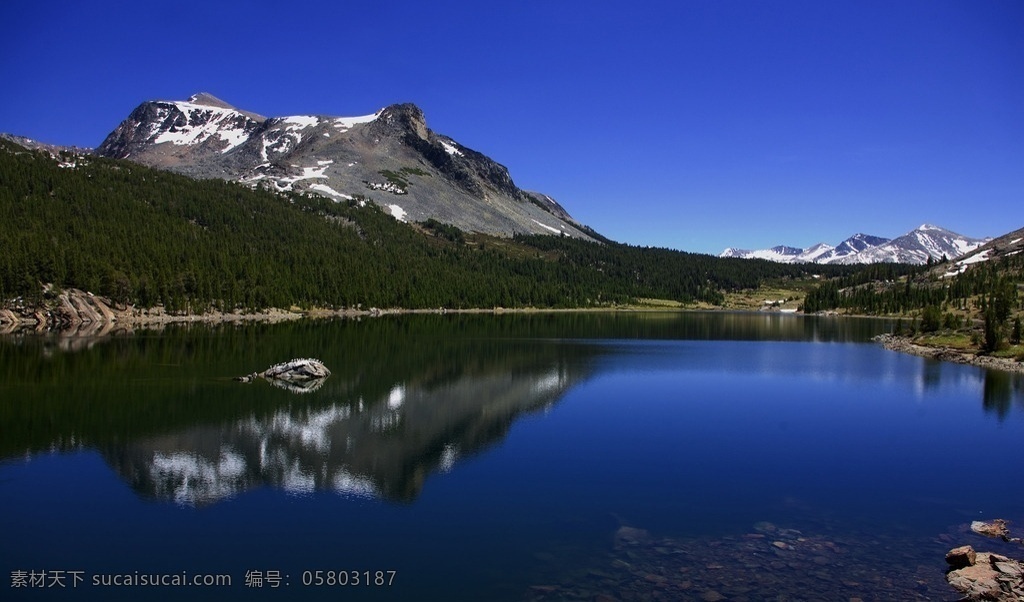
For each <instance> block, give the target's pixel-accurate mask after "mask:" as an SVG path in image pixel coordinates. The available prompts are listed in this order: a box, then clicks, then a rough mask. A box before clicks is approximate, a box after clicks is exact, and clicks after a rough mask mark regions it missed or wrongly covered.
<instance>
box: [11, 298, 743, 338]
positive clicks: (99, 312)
mask: <svg viewBox="0 0 1024 602" xmlns="http://www.w3.org/2000/svg"><path fill="white" fill-rule="evenodd" d="M716 310H718V308H701V307H671V308H670V307H657V306H652V307H644V306H635V305H618V306H607V307H574V308H537V307H513V308H509V307H493V308H469V309H452V308H445V307H439V308H420V309H408V308H377V307H371V308H368V309H362V308H358V309H353V308H346V309H323V308H314V309H308V310H304V309H299V308H292V309H280V308H269V309H266V310H262V311H256V312H244V313H242V312H227V313H225V312H221V311H207V312H205V313H201V314H196V313H188V312H180V313H168V312H167V311H165V310H164V308H163V307H161V306H158V307H153V308H147V309H141V308H136V307H134V306H127V307H117V306H116V304H114V303H111V302H110V300H109V299H105V298H102V297H98V296H96V295H93V294H92V293H87V292H84V291H81V290H78V289H67V290H65V291H63V292H61V293H60V295H58V297H57V298H56V299H55V300H53V301H51V302H50V303H48V304H47V306H45V307H38V308H25V307H20V308H16V309H12V308H11V307H0V335H10V334H19V333H21V334H29V333H32V334H56V335H59V336H63V337H102V336H107V335H116V334H130V333H133V332H135V331H136V330H160V329H162V328H164V327H165V326H168V325H171V324H205V325H214V324H241V323H248V322H259V323H269V324H274V323H279V322H289V321H293V320H301V319H333V318H356V319H358V318H363V317H381V316H386V315H415V314H439V315H444V314H494V315H500V314H513V313H515V314H531V313H536V314H540V313H580V312H623V311H627V312H664V311H716ZM725 311H728V310H725Z"/></svg>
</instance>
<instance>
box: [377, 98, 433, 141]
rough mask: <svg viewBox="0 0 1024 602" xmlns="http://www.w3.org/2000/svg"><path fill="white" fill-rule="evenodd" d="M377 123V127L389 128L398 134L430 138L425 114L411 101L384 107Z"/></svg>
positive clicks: (421, 138) (422, 138)
mask: <svg viewBox="0 0 1024 602" xmlns="http://www.w3.org/2000/svg"><path fill="white" fill-rule="evenodd" d="M377 124H378V127H382V128H386V129H390V130H392V131H394V132H397V133H400V134H413V135H415V136H416V137H417V138H419V139H420V140H428V139H429V138H430V130H429V129H427V118H426V116H425V115H424V114H423V111H422V110H421V109H420V108H419V107H417V106H416V105H414V104H412V103H411V102H410V103H403V104H395V105H391V106H389V107H386V108H385V109H384V110H383V111H381V112H380V117H378V118H377Z"/></svg>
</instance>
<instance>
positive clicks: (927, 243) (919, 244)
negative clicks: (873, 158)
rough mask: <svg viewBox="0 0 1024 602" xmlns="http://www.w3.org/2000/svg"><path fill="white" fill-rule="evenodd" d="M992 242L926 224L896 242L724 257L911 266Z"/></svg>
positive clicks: (855, 239) (865, 240)
mask: <svg viewBox="0 0 1024 602" xmlns="http://www.w3.org/2000/svg"><path fill="white" fill-rule="evenodd" d="M987 240H989V239H980V238H971V237H968V236H964V235H962V234H957V233H956V232H953V231H951V230H946V229H945V228H940V227H938V226H933V225H931V224H923V225H922V226H920V227H918V228H917V229H915V230H912V231H910V232H908V233H906V234H904V235H903V236H899V237H897V238H894V239H892V240H890V239H888V238H882V237H880V236H871V235H868V234H854V235H853V236H851V237H850V238H847V239H846V240H844V241H843V242H841V243H839V244H838V245H836V246H835V247H833V246H831V245H828V244H826V243H818V244H816V245H813V246H811V247H808V248H807V249H799V248H795V247H785V246H779V247H772V248H771V249H764V250H759V251H746V250H742V249H734V248H728V249H726V250H725V251H723V252H722V254H721V255H719V256H720V257H740V258H756V259H768V260H771V261H777V262H780V263H840V264H853V263H911V264H924V263H927V262H928V259H929V258H931V259H932V260H938V259H942V257H943V256H945V257H946V258H947V259H954V258H956V257H960V256H961V255H963V254H965V253H968V252H970V251H972V250H974V249H976V248H978V247H979V246H981V245H982V244H984V243H985V242H986V241H987Z"/></svg>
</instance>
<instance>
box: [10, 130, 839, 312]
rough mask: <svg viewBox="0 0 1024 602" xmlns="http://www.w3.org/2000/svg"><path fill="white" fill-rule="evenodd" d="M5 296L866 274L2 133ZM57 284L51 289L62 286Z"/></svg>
mask: <svg viewBox="0 0 1024 602" xmlns="http://www.w3.org/2000/svg"><path fill="white" fill-rule="evenodd" d="M0 241H2V248H3V252H2V253H0V299H5V300H11V299H15V298H20V299H21V301H20V303H21V305H22V306H26V307H32V306H39V305H41V304H42V302H43V301H44V300H45V297H46V296H47V295H52V294H53V293H54V288H53V287H57V288H70V287H75V288H81V289H83V290H86V291H90V292H93V293H96V294H99V295H102V296H105V297H108V298H110V299H111V300H112V301H113V302H114V303H117V304H134V305H136V306H140V307H152V306H156V305H163V306H165V307H166V308H167V309H168V310H170V311H189V312H202V311H206V310H208V309H211V308H213V309H222V310H224V309H252V310H255V309H263V308H268V307H282V308H287V307H291V306H300V307H313V306H315V307H325V308H352V307H357V306H362V307H364V308H366V307H370V306H377V307H404V308H431V307H448V308H472V307H484V308H486V307H494V306H503V307H523V306H534V307H587V306H599V305H608V304H613V303H626V302H630V301H632V300H634V299H636V298H640V297H651V298H660V299H672V300H677V301H682V302H693V301H698V300H702V301H707V302H711V303H715V302H719V301H720V300H721V298H722V297H721V296H722V292H723V291H728V290H733V289H738V288H751V287H756V286H757V285H758V284H759V283H760V282H761V281H762V280H764V279H767V278H783V277H801V276H806V275H808V270H809V269H812V267H813V270H814V272H815V273H822V272H826V273H827V275H831V276H841V275H849V274H853V273H855V271H856V270H857V268H852V267H841V266H836V267H825V266H799V265H781V264H774V263H771V262H767V261H756V260H738V259H720V258H716V257H712V256H709V255H697V254H690V253H683V252H679V251H672V250H666V249H650V248H641V247H633V246H628V245H622V244H618V243H611V242H609V243H606V244H602V243H592V242H586V241H581V240H574V239H569V238H568V237H558V236H541V235H535V236H520V237H516V238H515V239H512V240H510V239H499V238H492V237H487V236H481V235H475V234H468V233H463V232H461V231H459V230H457V229H455V228H453V227H451V226H446V225H443V224H440V223H437V222H433V221H431V222H429V223H425V224H417V225H409V224H404V223H400V222H398V221H396V220H395V219H393V218H392V217H391V216H389V215H387V214H385V213H384V212H382V211H381V210H380V209H379V208H378V207H376V206H375V205H373V204H372V203H362V202H361V201H360V199H355V200H352V201H348V202H342V203H336V202H333V201H331V200H327V199H324V198H321V197H318V196H305V195H297V194H290V195H282V194H277V193H271V192H267V191H263V190H253V189H249V188H246V187H243V186H240V185H237V184H232V183H228V182H223V181H219V180H200V181H197V180H192V179H189V178H186V177H184V176H179V175H175V174H171V173H168V172H162V171H157V170H154V169H149V168H146V167H142V166H139V165H135V164H132V163H127V162H123V161H115V160H110V159H103V158H99V157H94V156H81V155H73V154H70V153H67V154H63V155H61V156H60V157H59V158H57V159H55V158H52V157H51V156H49V155H48V154H46V153H44V152H40V151H29V150H26V149H24V148H23V147H20V146H17V145H15V144H13V143H10V142H7V141H0ZM50 285H53V286H52V287H51V286H50Z"/></svg>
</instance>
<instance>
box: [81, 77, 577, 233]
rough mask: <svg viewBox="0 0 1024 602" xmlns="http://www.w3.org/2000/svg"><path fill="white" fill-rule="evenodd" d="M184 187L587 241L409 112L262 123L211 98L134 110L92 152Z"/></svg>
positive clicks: (557, 211)
mask: <svg viewBox="0 0 1024 602" xmlns="http://www.w3.org/2000/svg"><path fill="white" fill-rule="evenodd" d="M95 152H96V153H97V154H99V155H101V156H104V157H110V158H115V159H128V160H130V161H134V162H137V163H141V164H144V165H148V166H150V167H157V168H160V169H168V170H170V171H175V172H178V173H181V174H185V175H188V176H192V177H196V178H221V179H226V180H234V181H238V182H242V183H245V184H250V185H253V186H263V187H266V188H269V189H271V190H276V191H297V192H307V193H315V194H319V195H322V196H326V197H328V198H331V199H334V200H336V201H341V200H352V199H354V198H357V197H358V198H360V199H366V200H369V201H372V202H374V203H376V204H378V205H380V206H381V207H382V208H384V210H385V211H387V212H389V213H390V214H391V215H392V216H394V217H395V218H396V219H398V220H400V221H415V222H421V221H426V220H428V219H431V218H432V219H435V220H437V221H440V222H443V223H447V224H451V225H454V226H457V227H458V228H460V229H462V230H465V231H467V232H481V233H485V234H493V235H498V236H511V235H512V234H514V233H533V234H558V235H561V234H563V233H564V234H565V235H567V236H573V237H577V238H591V235H592V234H594V233H593V232H592V231H589V230H588V229H587V228H586V227H584V226H582V225H581V224H578V223H577V222H576V221H575V220H573V218H572V217H571V216H570V215H569V213H568V212H567V211H566V210H565V209H564V208H562V206H561V205H559V204H558V203H557V202H555V200H554V199H552V198H551V197H549V196H547V195H544V194H540V193H535V192H528V191H525V190H522V189H520V188H518V187H517V186H516V185H515V183H514V182H513V181H512V177H511V176H510V175H509V172H508V170H507V169H506V168H505V167H504V166H503V165H500V164H498V163H497V162H495V161H493V160H492V159H490V158H488V157H486V156H484V155H483V154H481V153H479V152H477V151H474V150H472V149H470V148H467V147H465V146H463V145H461V144H459V143H458V142H456V141H455V140H453V139H452V138H449V137H448V136H444V135H441V134H437V133H435V132H433V131H431V130H430V129H428V128H427V123H426V119H425V117H424V115H423V112H422V111H421V110H420V109H419V108H418V107H416V106H415V105H412V104H399V105H392V106H389V107H386V108H384V109H381V110H380V111H378V112H376V113H374V114H372V115H365V116H361V117H332V116H326V115H296V116H289V117H269V118H268V117H264V116H262V115H257V114H256V113H252V112H250V111H244V110H241V109H237V108H235V107H233V106H231V105H230V104H228V103H226V102H224V101H222V100H220V99H218V98H215V97H213V96H211V95H210V94H205V93H201V94H196V95H194V96H192V97H191V98H189V99H188V100H185V101H149V102H144V103H142V104H141V105H139V106H138V107H137V108H136V109H135V110H134V111H132V113H131V115H129V116H128V118H127V119H125V120H124V121H123V122H122V123H121V124H120V125H119V126H118V127H117V128H116V129H115V130H114V131H113V132H111V134H110V135H109V136H107V138H106V140H104V141H103V143H102V144H101V145H100V146H99V147H98V148H97V149H96V151H95Z"/></svg>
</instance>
